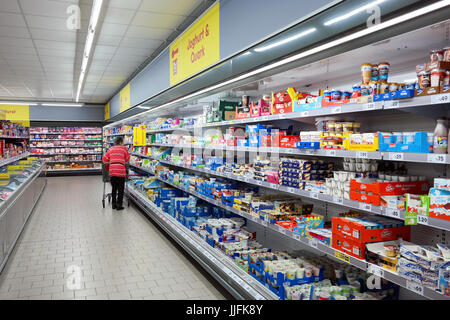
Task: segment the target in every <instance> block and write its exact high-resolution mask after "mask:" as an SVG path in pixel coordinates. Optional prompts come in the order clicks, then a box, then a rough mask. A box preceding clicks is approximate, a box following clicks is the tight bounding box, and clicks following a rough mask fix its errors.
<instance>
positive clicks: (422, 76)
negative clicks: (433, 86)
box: [417, 71, 430, 89]
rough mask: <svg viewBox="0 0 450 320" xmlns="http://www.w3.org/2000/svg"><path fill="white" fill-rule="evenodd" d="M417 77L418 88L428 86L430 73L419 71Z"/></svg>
mask: <svg viewBox="0 0 450 320" xmlns="http://www.w3.org/2000/svg"><path fill="white" fill-rule="evenodd" d="M417 76H418V77H419V88H420V89H424V88H428V87H429V86H430V73H429V72H426V71H421V72H419V73H418V74H417Z"/></svg>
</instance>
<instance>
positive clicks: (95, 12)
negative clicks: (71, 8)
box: [75, 0, 103, 102]
mask: <svg viewBox="0 0 450 320" xmlns="http://www.w3.org/2000/svg"><path fill="white" fill-rule="evenodd" d="M102 4H103V0H94V3H93V4H92V10H91V17H90V19H89V27H88V33H87V36H86V43H85V45H84V53H83V60H82V62H81V72H80V79H79V81H78V89H77V96H76V99H75V100H76V102H78V101H79V100H80V94H81V88H82V87H83V83H84V77H85V75H86V72H87V66H88V62H89V58H90V55H91V51H92V46H93V44H94V36H95V31H96V27H97V23H98V19H99V18H100V12H101V10H102Z"/></svg>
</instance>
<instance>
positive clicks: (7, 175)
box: [0, 173, 10, 180]
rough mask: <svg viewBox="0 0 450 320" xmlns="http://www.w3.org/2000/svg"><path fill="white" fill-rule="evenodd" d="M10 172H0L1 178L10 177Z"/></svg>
mask: <svg viewBox="0 0 450 320" xmlns="http://www.w3.org/2000/svg"><path fill="white" fill-rule="evenodd" d="M9 178H10V174H9V173H0V180H4V179H9Z"/></svg>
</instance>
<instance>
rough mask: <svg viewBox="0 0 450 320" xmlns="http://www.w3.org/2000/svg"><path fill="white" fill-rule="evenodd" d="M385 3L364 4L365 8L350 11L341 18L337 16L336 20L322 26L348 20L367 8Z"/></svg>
mask: <svg viewBox="0 0 450 320" xmlns="http://www.w3.org/2000/svg"><path fill="white" fill-rule="evenodd" d="M385 1H386V0H377V1H374V2H371V3H369V4H366V5H365V6H362V7H359V8H358V9H355V10H353V11H350V12H349V13H346V14H343V15H342V16H339V17H337V18H334V19H331V20H328V21H327V22H325V23H324V25H325V26H329V25H332V24H333V23H336V22H339V21H342V20H345V19H348V18H350V17H351V16H354V15H355V14H358V13H360V12H362V11H365V10H367V9H369V8H372V7H373V6H376V5H379V4H381V3H383V2H385Z"/></svg>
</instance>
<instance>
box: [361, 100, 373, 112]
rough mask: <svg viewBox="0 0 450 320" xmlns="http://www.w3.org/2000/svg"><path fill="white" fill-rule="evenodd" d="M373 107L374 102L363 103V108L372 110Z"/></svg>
mask: <svg viewBox="0 0 450 320" xmlns="http://www.w3.org/2000/svg"><path fill="white" fill-rule="evenodd" d="M374 109H375V103H373V102H371V103H365V104H364V105H363V110H374Z"/></svg>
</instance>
